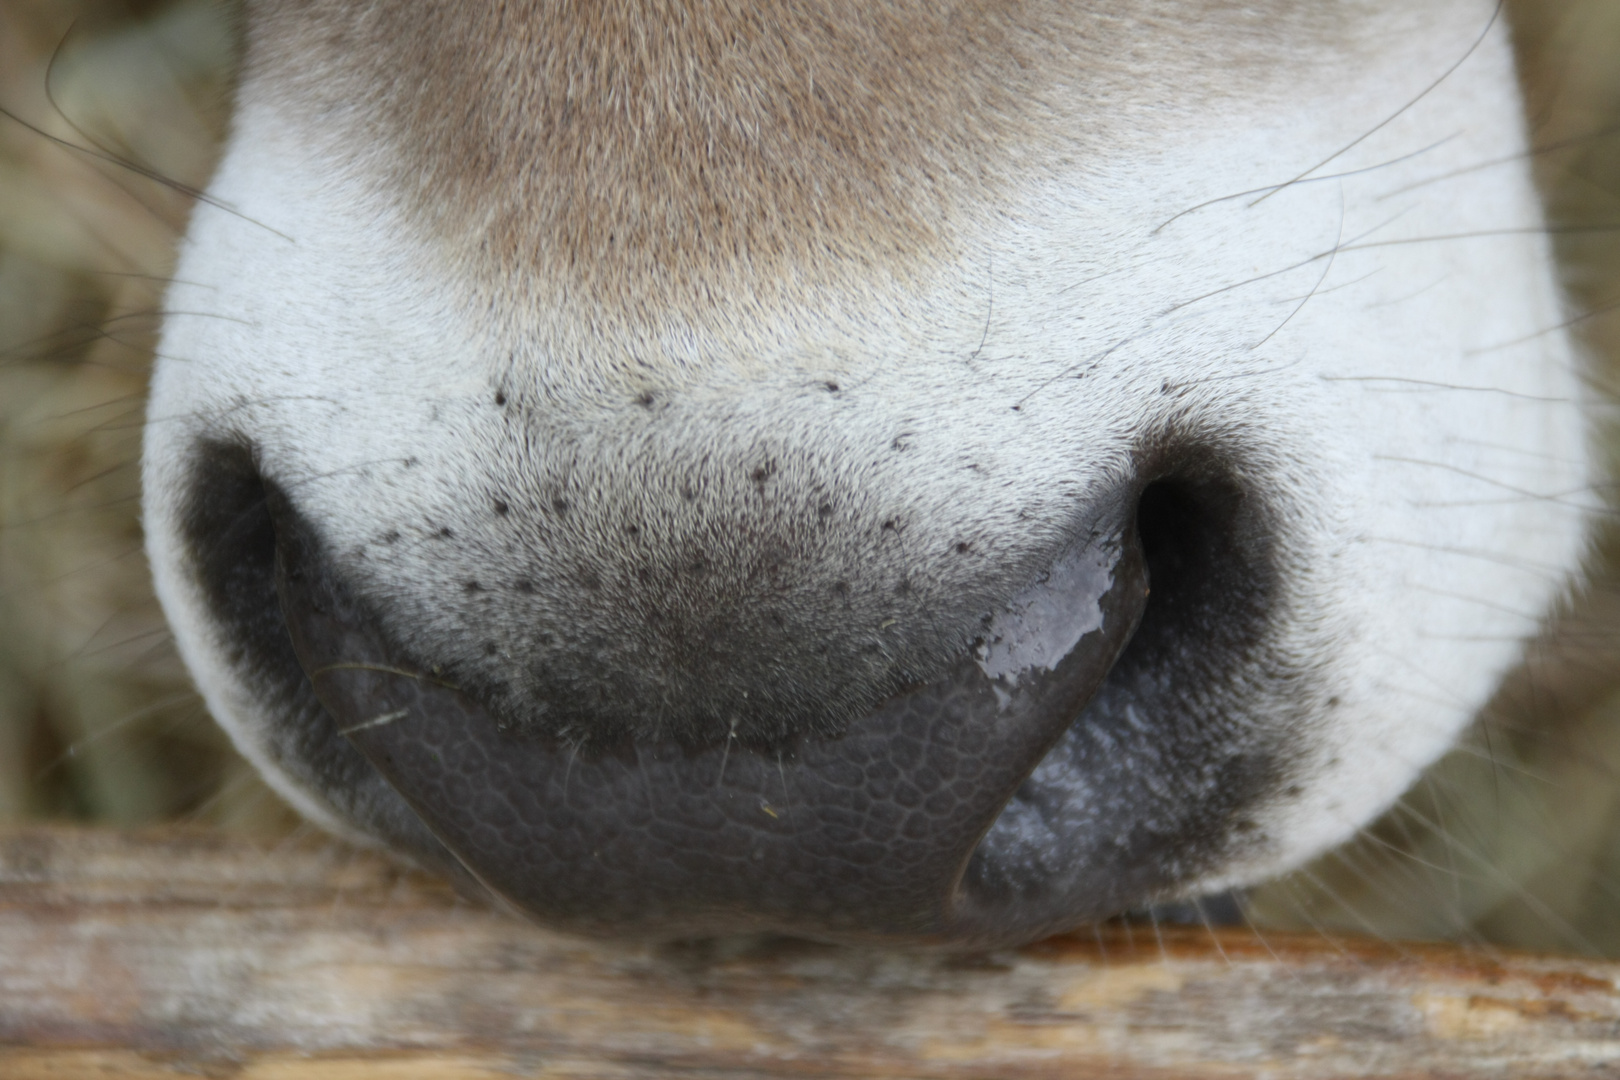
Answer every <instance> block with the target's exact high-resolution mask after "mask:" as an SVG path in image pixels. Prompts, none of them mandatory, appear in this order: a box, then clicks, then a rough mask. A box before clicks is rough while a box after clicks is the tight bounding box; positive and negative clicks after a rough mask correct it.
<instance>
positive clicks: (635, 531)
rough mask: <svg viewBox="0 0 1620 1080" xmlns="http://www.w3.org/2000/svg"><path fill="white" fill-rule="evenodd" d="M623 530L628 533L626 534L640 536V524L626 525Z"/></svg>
mask: <svg viewBox="0 0 1620 1080" xmlns="http://www.w3.org/2000/svg"><path fill="white" fill-rule="evenodd" d="M624 531H625V534H626V535H628V536H640V535H641V526H640V525H626V526H625V527H624Z"/></svg>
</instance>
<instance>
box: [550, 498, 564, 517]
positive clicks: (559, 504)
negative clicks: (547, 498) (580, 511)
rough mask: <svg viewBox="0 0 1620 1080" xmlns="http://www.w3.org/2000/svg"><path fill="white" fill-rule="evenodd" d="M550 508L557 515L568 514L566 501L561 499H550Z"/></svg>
mask: <svg viewBox="0 0 1620 1080" xmlns="http://www.w3.org/2000/svg"><path fill="white" fill-rule="evenodd" d="M551 508H552V509H553V510H555V511H557V513H559V514H566V513H568V500H567V499H563V498H557V499H552V500H551Z"/></svg>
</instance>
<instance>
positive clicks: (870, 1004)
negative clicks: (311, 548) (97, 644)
mask: <svg viewBox="0 0 1620 1080" xmlns="http://www.w3.org/2000/svg"><path fill="white" fill-rule="evenodd" d="M1617 978H1620V965H1617V964H1614V963H1608V962H1599V961H1588V960H1574V959H1565V958H1553V957H1536V956H1526V955H1516V954H1502V953H1484V952H1470V951H1464V950H1460V949H1455V948H1451V947H1445V946H1424V945H1412V946H1400V945H1390V944H1382V943H1374V942H1364V941H1345V940H1330V939H1326V938H1322V937H1298V936H1271V935H1267V937H1266V938H1265V939H1264V940H1261V939H1260V938H1259V937H1257V936H1256V935H1255V934H1253V933H1249V932H1240V931H1222V932H1220V933H1217V934H1211V933H1209V932H1207V931H1205V930H1201V929H1200V930H1196V931H1194V930H1187V929H1174V930H1172V929H1164V930H1162V931H1161V932H1160V933H1159V934H1157V935H1155V933H1154V931H1153V928H1152V927H1150V926H1130V927H1127V926H1124V925H1111V926H1107V927H1104V928H1101V929H1100V930H1099V931H1098V932H1097V933H1096V934H1095V935H1083V936H1077V937H1073V938H1060V939H1054V940H1052V941H1048V942H1044V943H1042V944H1040V945H1036V946H1033V947H1030V948H1027V949H1024V950H1021V951H1018V952H1005V953H995V954H989V955H980V956H973V957H960V956H946V955H934V954H927V953H895V952H880V951H872V950H855V949H844V948H834V947H829V946H821V945H810V944H805V943H797V942H785V941H759V940H751V941H736V942H723V943H714V942H711V943H707V944H688V945H682V946H662V947H649V946H643V945H633V944H623V943H613V942H600V941H589V940H581V939H577V938H569V937H563V936H559V935H556V934H551V933H548V932H546V931H543V930H539V929H536V928H534V927H531V926H528V925H526V924H524V923H522V922H519V921H517V920H516V919H513V918H510V917H507V916H505V915H502V914H500V913H497V912H491V911H487V910H482V909H479V908H477V907H474V906H471V905H468V904H466V903H464V902H462V901H459V900H458V899H457V898H456V896H455V895H454V893H452V892H451V891H450V890H449V888H447V887H446V886H445V885H443V884H442V883H440V882H437V881H435V880H433V879H431V878H427V877H424V876H422V875H419V874H415V873H412V872H410V871H405V870H402V869H400V868H399V867H398V866H396V865H394V864H393V863H390V862H389V861H387V860H385V859H383V858H381V857H379V856H376V855H372V854H367V853H362V852H358V851H355V850H353V849H351V848H347V847H343V846H341V845H338V844H335V843H332V842H330V841H324V840H314V839H306V840H300V841H296V842H285V843H279V844H274V845H272V844H269V843H255V842H251V841H246V840H241V839H233V838H229V837H227V836H225V835H222V834H218V833H210V832H205V831H182V830H162V831H151V832H140V833H119V832H110V831H97V830H76V829H71V828H61V827H42V828H29V829H21V830H16V829H14V830H10V831H5V832H0V1076H4V1077H7V1078H16V1080H33V1078H46V1077H50V1078H65V1077H100V1078H104V1080H112V1078H120V1080H123V1078H137V1077H139V1078H143V1080H145V1078H158V1077H163V1078H175V1077H179V1076H188V1077H195V1076H199V1075H201V1076H209V1077H241V1078H252V1080H282V1078H294V1077H296V1078H299V1080H350V1078H353V1080H360V1078H366V1080H373V1078H379V1080H396V1078H397V1080H405V1078H417V1077H433V1078H447V1080H461V1078H468V1080H471V1078H483V1077H492V1078H493V1077H510V1076H514V1075H516V1076H531V1077H552V1076H575V1077H602V1078H638V1077H652V1076H660V1077H662V1076H670V1075H672V1074H682V1073H684V1074H689V1075H700V1076H713V1075H723V1076H727V1077H735V1078H752V1077H902V1076H903V1077H952V1078H954V1077H1075V1076H1082V1077H1110V1078H1126V1077H1164V1078H1169V1077H1176V1078H1180V1080H1189V1078H1201V1077H1234V1076H1256V1075H1263V1076H1267V1077H1276V1078H1286V1077H1311V1078H1313V1080H1320V1078H1328V1077H1340V1076H1385V1077H1419V1076H1423V1077H1430V1076H1470V1077H1475V1076H1485V1077H1494V1076H1502V1077H1540V1076H1549V1077H1551V1076H1558V1077H1569V1076H1600V1075H1602V1076H1612V1075H1615V1072H1616V1071H1617V1070H1620V992H1617V989H1616V986H1617V983H1616V980H1617Z"/></svg>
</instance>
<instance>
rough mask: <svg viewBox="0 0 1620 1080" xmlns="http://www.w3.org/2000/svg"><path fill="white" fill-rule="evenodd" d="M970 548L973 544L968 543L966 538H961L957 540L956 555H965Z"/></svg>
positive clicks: (971, 548)
mask: <svg viewBox="0 0 1620 1080" xmlns="http://www.w3.org/2000/svg"><path fill="white" fill-rule="evenodd" d="M972 550H973V545H972V544H970V543H968V542H967V541H966V540H961V541H958V542H957V545H956V553H957V554H958V555H966V554H967V553H968V552H970V551H972Z"/></svg>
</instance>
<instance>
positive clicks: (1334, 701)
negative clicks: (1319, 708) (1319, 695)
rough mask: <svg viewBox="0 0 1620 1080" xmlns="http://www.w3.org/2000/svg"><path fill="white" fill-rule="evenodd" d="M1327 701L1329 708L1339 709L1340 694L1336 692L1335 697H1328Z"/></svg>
mask: <svg viewBox="0 0 1620 1080" xmlns="http://www.w3.org/2000/svg"><path fill="white" fill-rule="evenodd" d="M1327 703H1328V708H1330V709H1337V708H1338V707H1339V698H1338V695H1337V694H1335V695H1334V696H1333V697H1330V698H1328V700H1327Z"/></svg>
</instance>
